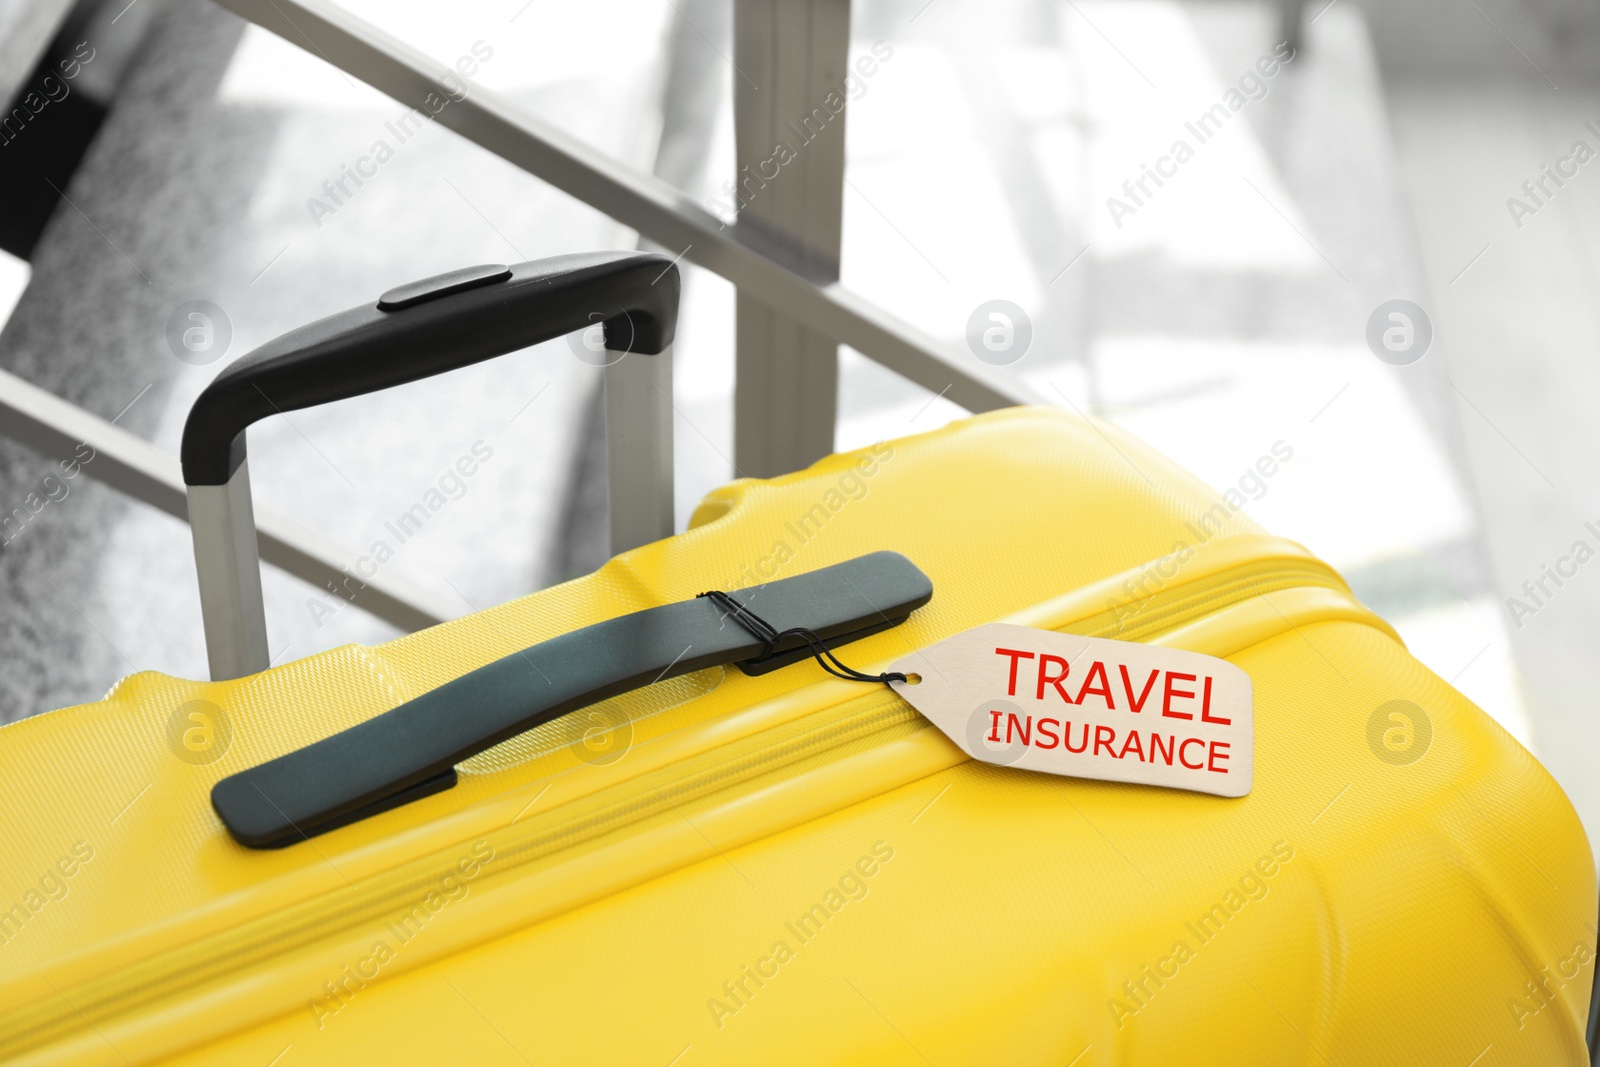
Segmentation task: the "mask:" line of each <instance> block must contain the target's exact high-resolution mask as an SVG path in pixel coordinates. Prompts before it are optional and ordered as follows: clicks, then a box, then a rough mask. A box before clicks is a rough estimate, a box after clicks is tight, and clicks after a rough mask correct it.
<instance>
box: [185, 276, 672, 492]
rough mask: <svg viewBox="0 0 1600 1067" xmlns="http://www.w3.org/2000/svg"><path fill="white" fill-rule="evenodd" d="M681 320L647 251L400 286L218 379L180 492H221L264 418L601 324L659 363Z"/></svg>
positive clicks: (275, 344) (296, 333) (195, 430)
mask: <svg viewBox="0 0 1600 1067" xmlns="http://www.w3.org/2000/svg"><path fill="white" fill-rule="evenodd" d="M677 315H678V268H677V267H676V266H675V265H674V264H673V263H672V261H671V260H669V259H667V257H665V256H659V255H655V254H652V253H639V252H599V253H589V254H583V255H570V256H556V257H554V258H551V259H540V260H534V261H532V262H529V263H519V264H517V265H516V266H514V267H506V266H501V265H498V264H494V265H489V266H482V267H468V268H466V269H464V270H457V271H451V272H450V273H448V274H441V275H438V276H437V277H434V278H427V279H424V280H422V281H419V282H412V283H411V284H409V285H402V286H399V287H398V288H395V289H391V290H389V291H388V292H387V293H384V294H383V297H382V298H381V299H380V300H379V301H378V302H377V303H376V304H365V305H362V306H361V307H358V308H352V309H350V310H349V311H344V312H340V313H339V314H337V315H330V316H329V317H328V318H325V319H321V320H319V321H317V322H313V323H311V324H310V325H309V326H302V327H301V328H300V329H298V330H293V331H291V332H289V333H286V334H284V335H283V336H282V337H279V338H278V339H277V340H275V341H272V342H269V343H268V344H266V345H263V346H262V347H261V348H258V349H256V350H255V351H254V352H252V353H250V354H249V355H248V356H245V357H244V358H242V359H240V360H238V361H237V362H235V363H234V364H233V365H232V366H230V367H229V368H228V369H227V370H225V371H223V372H222V373H221V374H219V375H218V376H217V378H216V380H214V381H213V382H212V383H211V384H210V385H209V386H207V387H206V389H205V391H204V392H202V393H201V394H200V398H199V399H198V400H196V401H195V404H194V407H193V408H192V409H191V410H190V412H189V421H188V422H187V423H186V424H185V425H184V428H183V447H182V457H183V480H184V484H186V485H226V484H227V482H228V479H229V478H230V477H231V476H232V475H233V472H234V471H236V470H238V469H239V465H240V464H241V463H243V462H244V459H245V438H244V431H245V428H246V427H248V426H249V425H250V424H251V423H254V422H258V421H259V420H261V419H264V418H266V417H267V416H269V415H274V414H277V413H279V412H283V411H296V410H299V409H301V408H307V407H313V406H315V405H317V404H326V403H328V402H330V401H334V400H346V399H348V398H350V397H353V396H360V395H362V394H364V393H371V392H375V391H377V390H379V389H387V388H389V387H390V386H395V385H404V384H405V383H406V382H414V381H416V380H417V379H419V378H427V377H429V376H431V375H434V374H441V373H443V372H445V371H448V370H454V369H456V368H457V367H465V366H467V365H469V364H472V363H479V362H482V361H483V360H485V359H489V358H490V357H493V356H498V355H503V354H505V353H507V352H514V351H516V350H517V349H519V348H526V347H528V346H529V345H534V344H538V343H539V342H541V341H548V340H550V339H552V338H555V337H560V336H562V335H563V334H568V333H572V332H573V331H574V330H578V329H582V328H584V327H587V326H592V325H594V324H595V323H597V322H603V323H604V326H605V335H606V347H607V348H608V349H611V350H613V351H621V352H635V353H639V354H641V355H656V354H657V353H660V352H661V351H663V350H664V349H666V348H667V347H668V346H669V345H671V344H672V338H673V333H674V331H675V329H676V327H677Z"/></svg>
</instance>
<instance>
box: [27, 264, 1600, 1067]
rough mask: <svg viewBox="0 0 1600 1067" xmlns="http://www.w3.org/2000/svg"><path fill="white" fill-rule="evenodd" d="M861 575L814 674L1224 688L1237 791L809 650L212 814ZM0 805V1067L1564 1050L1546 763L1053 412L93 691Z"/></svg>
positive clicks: (1260, 541) (1151, 475) (1104, 433)
mask: <svg viewBox="0 0 1600 1067" xmlns="http://www.w3.org/2000/svg"><path fill="white" fill-rule="evenodd" d="M607 262H608V263H609V262H612V261H610V260H608V261H607ZM662 262H664V261H662ZM567 266H568V267H570V266H571V265H570V264H568V265H567ZM521 269H522V268H518V270H521ZM564 269H565V268H564ZM607 269H609V268H607ZM657 269H659V267H658V266H657V265H655V264H654V262H653V261H651V269H650V273H652V274H653V273H654V272H655V270H657ZM518 277H520V275H518ZM675 280H676V279H675V276H674V278H673V281H674V282H675ZM495 284H499V283H495ZM473 291H476V290H473ZM671 295H672V297H673V298H674V299H675V286H674V290H673V293H672V294H671ZM551 328H553V327H551ZM567 328H570V326H568V327H567ZM670 332H671V331H670V327H669V328H668V329H667V331H666V334H667V336H666V340H667V341H670ZM185 458H186V461H187V460H188V459H189V458H190V457H189V456H188V455H187V454H186V457H185ZM186 469H187V466H186ZM885 550H888V551H892V552H895V553H900V554H902V555H903V556H904V557H905V558H906V559H908V560H910V561H911V562H912V563H914V564H915V565H916V567H918V568H920V569H921V571H922V572H924V573H925V574H926V575H927V576H928V578H930V579H931V582H932V588H933V595H932V599H931V601H930V602H928V603H927V604H926V606H922V607H919V608H917V609H916V610H914V611H912V612H911V613H910V616H909V618H908V619H906V620H905V621H904V622H903V623H901V624H900V625H896V626H893V627H891V628H887V629H883V630H881V632H877V633H873V634H871V635H869V636H865V637H861V638H860V639H858V640H854V641H852V642H850V643H849V644H847V645H844V646H842V647H840V648H839V649H838V650H837V655H838V656H839V657H840V658H841V659H843V660H845V661H847V662H848V663H849V664H850V665H851V666H852V667H855V668H859V669H862V670H866V671H870V672H875V671H880V670H882V669H883V668H884V666H885V665H887V664H889V663H890V662H892V661H893V660H895V659H896V658H898V657H900V656H902V655H904V654H906V653H908V652H910V651H912V650H916V649H919V648H922V647H925V646H927V645H929V644H932V643H933V642H935V641H938V640H940V639H943V638H946V637H948V636H950V635H952V634H956V633H958V632H960V631H963V630H965V629H967V628H970V627H973V626H976V625H979V624H983V623H989V622H994V621H1010V622H1016V623H1021V624H1024V625H1028V626H1033V627H1040V628H1044V629H1049V630H1058V631H1062V632H1067V633H1073V634H1086V635H1097V636H1102V637H1114V638H1117V639H1119V640H1125V641H1139V642H1147V643H1151V644H1156V645H1162V646H1168V647H1171V648H1177V649H1187V650H1192V651H1198V652H1203V653H1206V654H1208V655H1212V656H1218V657H1223V658H1225V659H1227V660H1228V661H1229V662H1231V663H1232V664H1234V665H1236V666H1237V667H1239V668H1242V669H1243V670H1244V671H1245V672H1246V673H1247V674H1248V675H1249V678H1250V680H1251V683H1252V685H1253V688H1254V700H1255V779H1254V788H1253V790H1252V791H1251V792H1250V793H1249V794H1248V795H1247V796H1244V797H1240V798H1223V797H1217V796H1209V795H1203V794H1198V793H1190V792H1182V791H1177V790H1170V789H1158V788H1153V787H1149V786H1140V785H1126V784H1117V783H1109V782H1100V781H1087V780H1079V779H1072V778H1063V777H1053V776H1047V775H1039V774H1030V773H1026V772H1022V771H1017V770H1011V769H1007V768H1003V767H994V766H989V765H986V764H981V763H977V762H974V761H972V760H970V759H968V758H967V757H966V756H965V754H964V753H963V752H962V751H961V750H960V749H959V748H958V747H957V746H956V745H954V744H953V743H952V742H951V741H950V740H948V739H947V738H946V737H945V736H944V734H942V733H941V732H940V731H939V730H937V729H935V728H933V727H932V726H930V725H929V723H928V722H927V720H925V719H924V718H922V717H921V716H920V715H919V714H918V713H917V712H916V711H914V710H913V709H912V708H911V707H910V706H909V705H908V704H906V703H905V702H904V701H903V700H901V699H900V698H899V697H898V696H897V695H896V694H895V693H894V692H893V691H891V690H890V689H889V688H887V687H885V686H883V685H877V684H861V683H858V682H854V681H847V680H842V679H839V678H834V677H830V676H829V675H828V674H825V673H824V672H823V670H822V669H821V668H820V667H819V666H818V664H817V662H815V661H814V660H811V659H805V660H802V661H799V662H794V663H792V664H790V665H788V666H784V667H782V668H781V669H776V670H772V671H770V672H767V673H761V674H755V675H750V674H746V673H744V672H742V671H740V670H738V669H734V668H731V667H726V666H712V667H707V668H704V669H699V670H695V671H692V672H689V673H686V674H681V675H679V676H677V677H672V678H669V679H666V680H663V681H660V682H657V683H655V684H650V685H645V686H644V687H642V688H637V689H634V690H632V691H629V692H626V693H623V694H621V695H617V696H613V697H610V698H608V699H606V700H604V701H603V702H601V703H599V704H596V705H593V706H590V707H587V708H585V709H583V710H580V711H577V712H574V713H572V714H568V715H565V716H563V717H561V718H557V719H554V720H553V721H551V722H548V723H547V724H545V725H542V726H539V727H537V728H535V729H532V730H530V731H527V732H524V733H521V734H518V735H516V736H513V737H511V738H509V739H508V740H505V741H503V742H502V743H500V744H498V745H497V746H495V747H493V748H490V749H489V750H487V751H484V752H482V753H481V754H479V755H476V756H473V757H471V758H469V759H466V760H465V761H463V762H461V763H460V764H459V765H458V766H457V768H456V772H455V777H456V785H455V787H454V788H449V789H443V790H442V791H439V792H434V793H432V794H431V795H423V796H420V797H419V798H417V799H413V800H411V802H409V803H403V804H400V805H398V806H392V807H390V808H389V809H388V810H381V811H377V812H376V813H367V814H365V816H364V817H360V818H355V819H354V821H350V822H349V823H348V824H347V825H342V826H336V827H333V828H329V829H326V832H317V833H315V835H314V836H309V839H306V840H297V841H296V843H289V844H287V846H286V847H281V848H273V849H259V848H247V847H244V846H243V845H241V844H240V843H238V842H237V841H236V840H235V839H234V838H233V837H231V836H230V835H229V833H228V831H227V829H226V828H225V827H224V825H223V823H222V821H221V819H220V818H219V814H218V811H217V810H216V809H214V808H213V805H212V802H211V799H210V797H211V792H212V789H213V787H214V786H216V785H217V783H218V782H220V781H222V780H224V779H228V778H231V777H233V776H236V775H239V774H241V773H242V772H246V771H248V770H250V769H251V768H256V767H258V766H260V765H262V764H265V763H267V762H268V761H270V760H273V759H275V758H277V757H280V756H284V755H285V754H289V753H294V752H296V751H297V750H300V749H303V748H305V747H306V746H309V745H312V744H313V743H315V742H318V741H320V740H321V739H324V738H327V737H329V736H331V735H334V734H337V733H339V732H340V731H343V730H345V729H347V728H350V727H354V726H356V725H357V724H362V723H366V722H368V721H370V720H373V719H374V718H375V717H376V716H379V715H380V714H382V713H384V712H386V711H388V710H390V709H392V708H395V707H397V706H399V705H402V704H406V703H407V702H409V701H413V700H415V699H416V698H418V697H420V696H422V695H423V694H426V693H429V692H431V691H434V690H437V689H438V688H439V687H441V686H443V685H445V684H446V683H448V682H450V681H452V680H453V679H456V678H458V677H460V676H462V675H464V674H466V673H467V672H470V671H473V670H474V669H476V668H479V667H482V666H484V665H486V664H490V663H491V662H493V661H496V660H498V659H500V658H501V657H506V656H513V655H515V654H517V653H518V652H519V650H523V649H526V648H529V647H530V646H535V645H538V644H540V643H541V642H546V641H549V640H551V639H553V638H557V637H559V636H560V635H562V634H565V633H568V632H571V631H574V630H576V629H578V628H581V627H584V626H587V625H590V624H595V623H599V622H603V621H607V620H615V619H619V618H621V617H623V616H626V615H628V614H629V613H633V612H638V611H641V610H644V609H649V608H652V607H656V606H659V605H668V604H677V603H680V602H685V601H692V600H693V599H694V598H695V597H696V596H697V594H700V593H702V592H704V591H706V590H710V589H721V590H730V591H733V592H734V593H735V595H739V594H740V592H741V591H744V592H746V593H748V592H751V591H759V590H760V589H761V588H762V587H763V586H764V583H770V582H776V581H780V580H785V579H790V578H796V577H800V576H814V575H815V574H817V573H820V572H822V571H823V569H824V568H829V567H832V566H834V565H836V564H841V563H846V562H847V561H851V560H856V559H858V558H859V557H863V556H865V555H868V554H870V553H875V552H881V551H885ZM888 621H890V620H885V622H886V623H887V622H888ZM895 621H897V620H895ZM209 625H210V620H208V626H209ZM423 792H426V790H424V791H423ZM0 819H3V821H4V824H5V826H6V827H7V830H6V834H5V838H4V842H3V844H0V871H3V872H4V878H5V880H4V883H3V884H0V894H3V896H0V1055H3V1058H4V1061H5V1062H7V1063H16V1064H30V1065H32V1064H38V1065H43V1064H61V1065H65V1064H147V1063H161V1064H186V1065H187V1064H212V1063H227V1064H260V1065H263V1067H265V1065H274V1067H297V1065H302V1064H347V1063H419V1064H420V1063H443V1062H460V1063H483V1064H531V1063H539V1064H544V1063H559V1064H606V1065H610V1064H621V1063H638V1064H657V1065H661V1067H668V1065H675V1067H697V1065H704V1064H818V1063H841V1064H917V1065H925V1064H938V1065H941V1067H954V1065H958V1064H1050V1065H1055V1067H1063V1065H1070V1067H1090V1065H1112V1064H1117V1065H1131V1064H1176V1063H1181V1064H1228V1065H1237V1064H1272V1065H1278V1064H1297V1065H1298V1064H1338V1065H1341V1067H1342V1065H1376V1064H1440V1065H1459V1067H1468V1065H1481V1067H1488V1065H1491V1064H1537V1065H1551V1064H1572V1065H1576V1064H1586V1063H1589V1062H1590V1055H1589V1052H1588V1050H1587V1048H1586V1028H1588V1027H1589V1022H1588V1020H1589V1009H1590V993H1591V986H1592V982H1593V977H1594V946H1595V935H1596V930H1595V925H1594V920H1595V916H1596V905H1597V898H1596V881H1595V868H1594V863H1593V859H1592V857H1591V854H1590V850H1589V846H1588V843H1587V839H1586V837H1585V836H1584V833H1583V830H1582V828H1581V827H1580V825H1579V822H1578V819H1577V817H1576V815H1575V813H1574V811H1573V809H1572V807H1571V805H1570V804H1569V802H1568V800H1567V798H1566V797H1565V796H1564V795H1563V794H1562V792H1561V790H1560V789H1559V788H1558V787H1557V786H1556V784H1555V783H1554V782H1553V781H1552V780H1551V778H1550V776H1549V775H1548V774H1547V773H1546V772H1545V771H1544V770H1543V768H1541V767H1540V766H1539V764H1538V763H1537V762H1536V761H1535V760H1534V759H1533V758H1532V757H1531V756H1530V755H1529V754H1528V753H1527V752H1526V751H1525V750H1524V749H1522V748H1521V747H1520V746H1519V745H1518V744H1517V742H1516V741H1514V740H1513V739H1512V738H1511V737H1510V736H1509V735H1507V734H1506V733H1505V731H1503V730H1502V729H1501V728H1500V727H1499V726H1498V725H1496V724H1495V723H1494V722H1493V721H1492V720H1491V719H1490V718H1489V717H1488V716H1487V715H1485V714H1484V713H1483V712H1482V711H1480V710H1479V709H1478V708H1476V707H1474V706H1473V705H1472V704H1470V703H1469V702H1468V701H1467V700H1465V699H1464V698H1463V697H1462V696H1461V695H1460V694H1458V693H1457V692H1456V691H1455V690H1454V689H1452V688H1451V687H1450V686H1449V685H1448V684H1446V683H1445V682H1444V681H1442V680H1440V679H1439V678H1438V677H1437V676H1435V675H1434V674H1432V673H1431V672H1429V671H1428V670H1427V669H1425V668H1424V667H1422V666H1421V665H1420V664H1419V663H1418V662H1417V661H1416V660H1415V659H1413V658H1412V657H1411V656H1410V655H1409V654H1408V653H1407V652H1406V650H1405V647H1404V646H1403V645H1402V643H1401V642H1400V640H1399V639H1398V638H1397V636H1396V635H1395V633H1394V632H1393V630H1392V629H1391V628H1390V627H1389V626H1388V625H1387V624H1385V623H1384V622H1383V620H1381V619H1379V618H1377V617H1376V616H1374V615H1373V614H1372V613H1370V612H1369V611H1368V610H1366V609H1365V608H1364V607H1362V605H1361V604H1359V603H1358V602H1357V601H1356V600H1355V599H1354V598H1353V597H1352V596H1351V593H1350V591H1349V589H1348V587H1347V586H1346V585H1345V583H1344V582H1343V581H1342V580H1341V579H1340V577H1339V576H1338V575H1337V574H1336V573H1334V572H1333V571H1332V570H1330V569H1329V568H1328V567H1327V566H1326V565H1324V564H1322V563H1321V562H1319V561H1318V560H1317V559H1315V558H1314V557H1313V556H1311V555H1310V554H1309V553H1307V552H1306V551H1305V550H1304V549H1302V548H1300V547H1299V546H1297V545H1294V544H1291V543H1288V542H1286V541H1282V540H1279V539H1277V538H1274V537H1272V536H1270V535H1268V534H1266V533H1264V532H1263V531H1261V530H1260V529H1258V528H1257V527H1256V526H1255V525H1253V524H1252V523H1251V522H1250V521H1249V520H1248V519H1246V518H1245V517H1243V516H1242V515H1240V514H1238V513H1237V509H1236V508H1235V507H1234V506H1233V505H1232V504H1231V503H1230V502H1229V501H1227V500H1226V499H1225V498H1219V497H1218V496H1217V495H1216V494H1215V493H1214V492H1212V491H1211V490H1209V489H1207V488H1206V487H1205V486H1203V485H1202V484H1200V483H1199V482H1197V481H1196V480H1195V479H1193V478H1192V477H1190V476H1188V475H1186V474H1185V473H1183V472H1182V471H1181V470H1180V469H1179V468H1177V467H1176V466H1174V465H1173V464H1172V463H1171V462H1170V461H1169V460H1167V459H1165V458H1163V457H1162V456H1160V455H1158V454H1156V453H1154V452H1153V451H1151V450H1150V449H1149V448H1147V447H1146V446H1144V445H1142V444H1141V443H1140V442H1139V441H1137V440H1135V439H1133V438H1131V437H1129V436H1127V435H1126V434H1124V433H1122V432H1120V431H1119V430H1117V429H1116V428H1115V427H1113V426H1110V425H1105V424H1100V423H1094V422H1087V421H1084V420H1082V419H1078V418H1074V417H1069V416H1068V415H1066V414H1064V413H1061V412H1057V411H1050V410H1041V409H1014V410H1010V411H1004V412H998V413H994V414H990V415H987V416H981V417H977V418H972V419H968V420H966V421H963V422H959V423H955V424H952V425H950V426H948V427H946V428H944V429H941V430H938V431H936V432H933V433H928V434H922V435H919V436H915V437H908V438H904V439H901V440H896V441H891V442H885V443H882V444H879V445H877V446H874V447H873V448H870V449H864V450H862V451H859V452H855V453H850V454H844V455H838V456H833V457H831V458H828V459H826V460H823V461H822V462H819V463H818V464H816V465H815V466H813V467H811V468H810V469H808V470H805V471H801V472H799V473H795V474H791V475H787V476H784V477H781V478H776V479H772V480H765V481H758V480H744V481H738V482H735V483H733V484H731V485H729V486H727V487H725V488H723V489H721V490H718V491H717V492H715V493H713V494H711V495H710V496H709V497H707V498H706V499H705V500H704V501H703V502H702V503H701V504H700V506H699V508H698V509H697V510H696V511H695V513H694V517H693V520H692V522H691V524H690V528H689V529H688V530H687V531H686V532H683V533H681V534H678V535H677V536H673V537H669V538H667V539H665V540H660V541H656V542H654V543H651V544H647V545H644V546H643V547H640V548H637V549H635V550H632V551H629V552H626V553H624V554H622V555H619V556H618V557H616V558H614V559H613V560H611V561H610V562H609V563H608V564H606V565H605V566H604V567H602V568H601V569H600V570H598V571H596V572H595V573H593V574H591V575H588V576H586V577H583V578H580V579H577V580H575V581H572V582H568V583H566V584H564V585H561V586H557V587H555V588H552V589H547V590H544V591H542V592H539V593H536V594H533V595H531V596H526V597H523V598H521V599H518V600H515V601H512V602H510V603H507V604H503V605H501V606H499V607H496V608H493V609H491V610H488V611H484V612H480V613H478V614H476V615H472V616H470V617H466V618H462V619H459V620H456V621H454V622H451V623H448V624H445V625H441V626H436V627H434V628H432V629H429V630H425V631H422V632H420V633H416V634H412V635H410V636H407V637H404V638H401V639H399V640H395V641H392V642H389V643H387V644H384V645H380V646H376V647H357V646H351V647H344V648H337V649H333V650H330V651H328V652H324V653H322V654H319V655H315V656H312V657H309V658H307V659H304V660H300V661H298V662H294V663H289V664H286V665H283V666H280V667H276V668H272V669H270V670H265V671H261V672H259V673H255V674H252V675H249V676H246V677H241V678H237V679H234V680H231V681H224V682H202V681H189V680H184V679H178V678H171V677H167V676H163V675H159V674H155V673H150V672H146V673H140V674H135V675H132V676H130V677H128V678H126V679H124V680H123V681H121V682H120V683H118V685H117V686H116V687H115V688H114V689H113V690H112V692H111V693H110V694H109V695H108V696H107V697H106V698H105V699H104V700H102V701H99V702H97V703H93V704H86V705H83V706H80V707H74V708H66V709H62V710H59V711H55V712H51V713H48V714H44V715H39V716H37V717H35V718H31V719H28V720H24V721H21V722H17V723H14V724H12V725H10V726H7V727H5V728H4V729H3V730H0ZM280 843H281V842H280Z"/></svg>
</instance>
